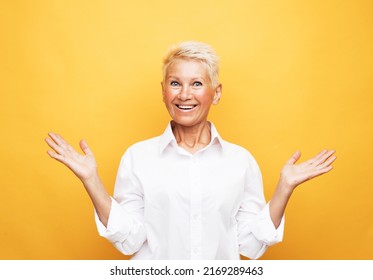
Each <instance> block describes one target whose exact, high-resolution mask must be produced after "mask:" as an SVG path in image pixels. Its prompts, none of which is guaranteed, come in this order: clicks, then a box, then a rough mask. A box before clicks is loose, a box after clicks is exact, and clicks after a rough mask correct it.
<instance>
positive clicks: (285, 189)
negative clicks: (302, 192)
mask: <svg viewBox="0 0 373 280" xmlns="http://www.w3.org/2000/svg"><path fill="white" fill-rule="evenodd" d="M295 187H296V186H295V185H294V184H292V183H290V182H288V181H287V180H286V179H285V178H283V177H282V176H281V177H280V180H279V181H278V184H277V188H276V191H277V192H279V193H281V194H282V195H284V196H287V197H290V196H291V195H292V193H293V191H294V189H295Z"/></svg>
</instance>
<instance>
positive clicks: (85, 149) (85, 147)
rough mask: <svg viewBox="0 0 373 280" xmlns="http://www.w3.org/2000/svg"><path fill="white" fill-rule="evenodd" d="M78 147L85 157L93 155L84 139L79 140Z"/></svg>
mask: <svg viewBox="0 0 373 280" xmlns="http://www.w3.org/2000/svg"><path fill="white" fill-rule="evenodd" d="M79 145H80V148H81V149H82V150H83V152H84V153H85V154H86V155H93V153H92V151H91V149H90V148H89V146H88V144H87V142H86V141H85V140H84V139H82V140H80V142H79Z"/></svg>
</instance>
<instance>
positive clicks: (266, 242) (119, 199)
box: [95, 124, 284, 260]
mask: <svg viewBox="0 0 373 280" xmlns="http://www.w3.org/2000/svg"><path fill="white" fill-rule="evenodd" d="M210 125H211V142H210V144H209V145H208V146H207V147H205V148H204V149H202V150H200V151H198V152H196V153H195V154H190V153H189V152H187V151H185V150H184V149H182V148H180V147H179V146H178V145H177V142H176V140H175V137H174V135H173V133H172V128H171V125H170V124H169V125H168V127H167V129H166V130H165V132H164V133H163V134H162V135H161V136H158V137H155V138H151V139H149V140H146V141H142V142H139V143H137V144H135V145H133V146H131V147H130V148H129V149H128V150H127V151H126V152H125V154H124V155H123V157H122V160H121V163H120V166H119V170H118V175H117V179H116V183H115V189H114V196H113V198H112V205H111V211H110V215H109V220H108V224H107V227H105V226H104V225H103V224H102V223H101V222H100V220H99V218H98V216H97V213H95V220H96V223H97V228H98V231H99V233H100V235H101V236H103V237H105V238H107V239H108V240H109V241H110V242H112V243H113V244H114V246H115V247H116V248H117V249H118V250H119V251H120V252H122V253H123V254H126V255H132V254H135V255H134V256H133V259H163V260H164V259H174V260H175V259H176V260H177V259H239V258H240V254H242V255H244V256H247V257H249V258H252V259H256V258H259V257H260V256H261V255H262V254H263V253H264V252H265V251H266V249H267V247H268V246H270V245H272V244H275V243H277V242H280V241H281V240H282V236H283V229H284V219H282V221H281V224H280V226H279V227H278V228H277V229H276V228H275V227H274V225H273V223H272V220H271V218H270V216H269V205H268V204H266V203H265V199H264V194H263V186H262V177H261V173H260V170H259V167H258V165H257V163H256V161H255V160H254V158H253V157H252V156H251V154H250V153H249V152H248V151H246V150H245V149H244V148H242V147H240V146H237V145H234V144H231V143H228V142H226V141H224V140H223V139H222V138H221V137H220V136H219V134H218V132H217V131H216V129H215V127H214V125H213V124H210Z"/></svg>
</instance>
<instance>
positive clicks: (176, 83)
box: [170, 81, 180, 87]
mask: <svg viewBox="0 0 373 280" xmlns="http://www.w3.org/2000/svg"><path fill="white" fill-rule="evenodd" d="M170 85H171V86H173V87H177V86H179V85H180V84H179V82H177V81H171V82H170Z"/></svg>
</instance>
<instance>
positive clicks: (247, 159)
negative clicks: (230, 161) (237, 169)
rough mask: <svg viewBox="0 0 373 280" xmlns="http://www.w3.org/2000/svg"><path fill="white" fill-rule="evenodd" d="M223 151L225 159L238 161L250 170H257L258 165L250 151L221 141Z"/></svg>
mask: <svg viewBox="0 0 373 280" xmlns="http://www.w3.org/2000/svg"><path fill="white" fill-rule="evenodd" d="M221 144H222V147H223V151H224V154H225V156H226V157H228V158H234V159H235V160H236V161H240V162H241V163H242V164H245V165H246V164H247V165H248V166H249V167H250V168H253V169H259V167H258V163H257V161H256V160H255V158H254V156H253V155H252V154H251V152H250V151H248V150H247V149H245V148H244V147H242V146H240V145H237V144H234V143H231V142H228V141H225V140H221Z"/></svg>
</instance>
